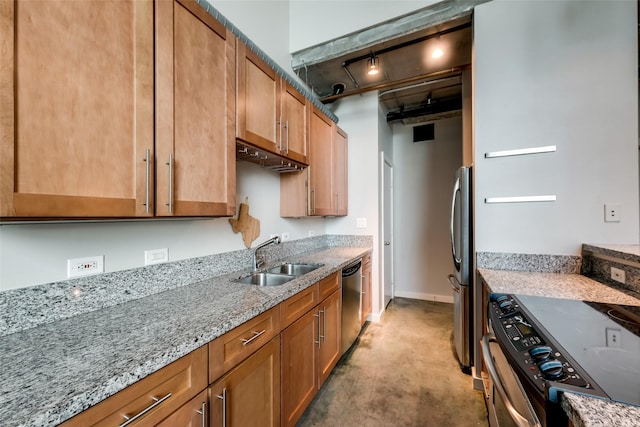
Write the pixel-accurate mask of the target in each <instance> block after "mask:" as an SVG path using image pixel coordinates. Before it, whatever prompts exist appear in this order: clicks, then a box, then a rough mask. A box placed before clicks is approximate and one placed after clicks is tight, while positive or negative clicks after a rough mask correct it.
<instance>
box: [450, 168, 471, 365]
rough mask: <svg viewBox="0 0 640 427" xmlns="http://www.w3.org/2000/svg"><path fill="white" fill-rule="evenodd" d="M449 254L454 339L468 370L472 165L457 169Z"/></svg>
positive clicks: (461, 361) (461, 359)
mask: <svg viewBox="0 0 640 427" xmlns="http://www.w3.org/2000/svg"><path fill="white" fill-rule="evenodd" d="M451 199H452V200H451V223H450V232H451V253H452V255H453V267H454V273H453V274H450V275H449V283H451V287H452V288H453V306H454V322H453V323H454V329H453V341H454V344H455V349H456V355H457V356H458V361H459V362H460V366H461V368H462V370H463V371H464V372H466V373H470V368H471V364H472V360H473V338H472V335H473V271H472V270H473V228H472V221H473V215H472V200H473V199H472V192H471V167H464V166H463V167H461V168H460V169H458V170H457V172H456V178H455V183H454V185H453V196H452V198H451Z"/></svg>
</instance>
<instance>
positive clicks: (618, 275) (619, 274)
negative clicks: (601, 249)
mask: <svg viewBox="0 0 640 427" xmlns="http://www.w3.org/2000/svg"><path fill="white" fill-rule="evenodd" d="M611 278H612V279H613V280H615V281H616V282H620V283H622V284H624V283H625V280H626V277H625V273H624V270H621V269H619V268H615V267H611Z"/></svg>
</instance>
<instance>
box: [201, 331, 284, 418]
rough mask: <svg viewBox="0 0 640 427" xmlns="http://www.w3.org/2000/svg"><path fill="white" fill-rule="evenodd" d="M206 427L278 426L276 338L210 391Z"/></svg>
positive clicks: (278, 361) (278, 369)
mask: <svg viewBox="0 0 640 427" xmlns="http://www.w3.org/2000/svg"><path fill="white" fill-rule="evenodd" d="M209 390H210V400H211V416H210V419H209V420H210V424H209V425H210V426H211V427H214V426H225V427H247V426H255V427H269V426H273V427H276V426H279V425H280V337H279V336H276V337H275V338H274V339H272V340H271V341H269V342H268V343H267V344H265V345H264V346H263V347H262V348H261V349H260V350H258V351H257V352H256V353H254V354H253V355H252V356H251V357H249V358H248V359H247V360H245V361H244V362H242V363H241V364H240V365H238V366H237V367H236V368H235V369H233V370H232V371H231V372H229V373H228V374H227V375H225V376H224V377H222V378H221V379H220V380H219V381H217V382H216V383H215V384H213V385H212V386H211V387H210V388H209Z"/></svg>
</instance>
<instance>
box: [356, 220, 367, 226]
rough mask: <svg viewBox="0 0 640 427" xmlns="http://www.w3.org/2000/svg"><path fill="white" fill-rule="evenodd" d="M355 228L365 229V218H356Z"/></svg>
mask: <svg viewBox="0 0 640 427" xmlns="http://www.w3.org/2000/svg"><path fill="white" fill-rule="evenodd" d="M356 228H367V218H356Z"/></svg>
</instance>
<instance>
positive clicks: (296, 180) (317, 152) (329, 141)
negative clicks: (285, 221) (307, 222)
mask: <svg viewBox="0 0 640 427" xmlns="http://www.w3.org/2000/svg"><path fill="white" fill-rule="evenodd" d="M309 117H310V119H309V159H310V162H309V168H308V170H305V171H302V172H294V173H287V174H282V175H280V216H282V217H285V218H286V217H302V216H344V215H347V213H348V197H347V196H348V195H347V161H348V159H347V134H346V133H345V132H344V131H343V130H342V129H340V128H339V127H338V126H336V124H335V123H334V122H333V121H332V120H331V119H329V118H328V117H327V116H326V115H325V114H323V113H322V112H321V111H320V110H319V109H317V108H315V107H311V112H310V115H309Z"/></svg>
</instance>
